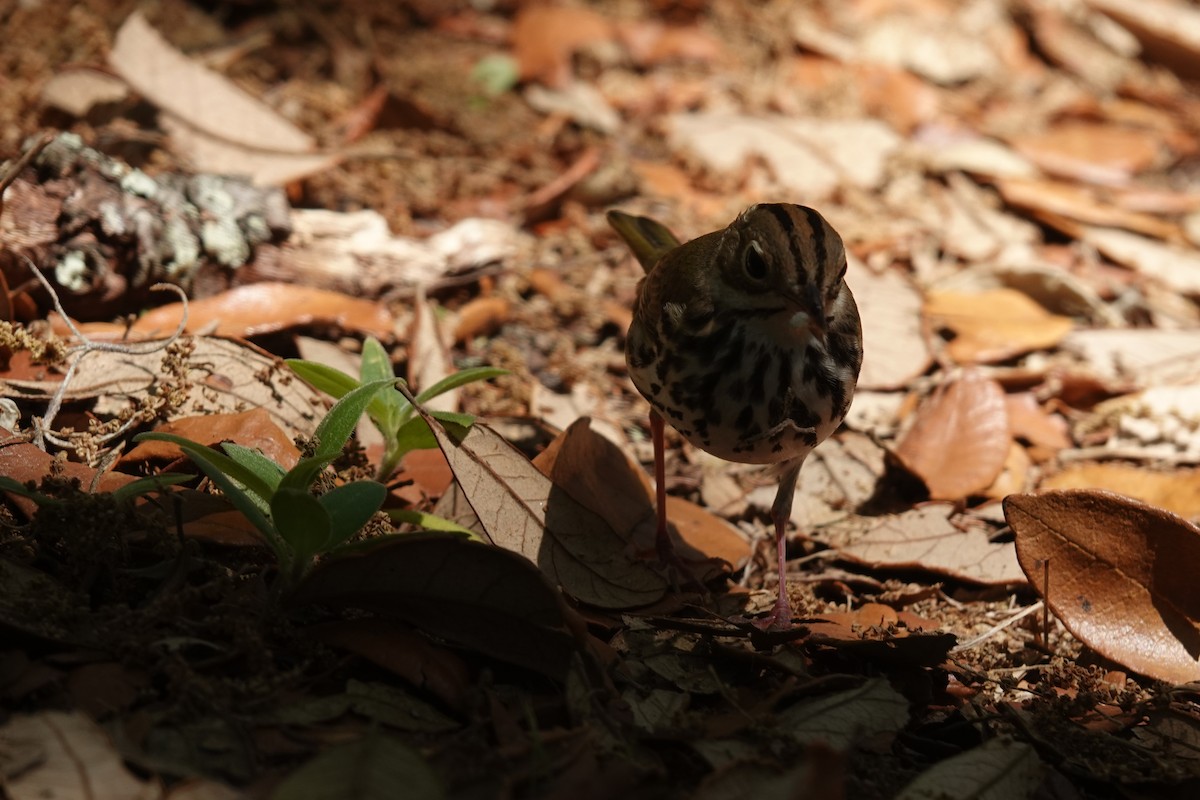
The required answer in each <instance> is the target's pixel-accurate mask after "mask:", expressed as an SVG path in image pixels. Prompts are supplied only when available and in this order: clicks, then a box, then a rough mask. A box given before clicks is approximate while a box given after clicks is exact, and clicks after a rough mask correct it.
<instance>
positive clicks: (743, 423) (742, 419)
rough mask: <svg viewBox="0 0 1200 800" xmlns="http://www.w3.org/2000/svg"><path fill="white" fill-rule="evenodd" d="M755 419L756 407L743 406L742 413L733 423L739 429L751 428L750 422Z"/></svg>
mask: <svg viewBox="0 0 1200 800" xmlns="http://www.w3.org/2000/svg"><path fill="white" fill-rule="evenodd" d="M753 421H754V407H753V406H743V407H742V411H741V413H740V414H738V416H737V419H736V420H735V421H734V423H733V424H734V425H735V426H736V427H737V429H738V430H739V431H743V430H745V429H746V428H749V427H750V423H751V422H753Z"/></svg>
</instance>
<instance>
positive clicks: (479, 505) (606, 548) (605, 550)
mask: <svg viewBox="0 0 1200 800" xmlns="http://www.w3.org/2000/svg"><path fill="white" fill-rule="evenodd" d="M418 411H419V412H420V409H418ZM422 417H423V418H424V419H425V421H426V422H427V423H429V426H430V428H432V429H433V432H434V435H435V436H436V437H437V439H438V446H439V447H441V449H442V452H443V453H445V455H446V461H448V462H449V464H450V468H451V469H452V470H454V477H455V479H456V480H457V482H458V485H459V487H460V488H461V489H462V492H463V495H464V496H465V497H466V499H467V501H468V502H469V503H470V504H471V507H472V508H473V509H474V510H475V513H476V515H477V516H478V517H479V520H480V522H481V523H482V524H483V527H484V529H485V530H486V531H487V535H488V538H489V539H490V540H491V542H492V543H493V544H496V545H499V546H500V547H503V548H505V549H508V550H512V551H513V552H516V553H520V554H521V555H523V556H525V557H526V558H527V559H529V560H530V561H532V562H533V563H535V564H537V565H538V567H540V568H541V569H542V571H543V572H545V574H546V576H547V577H548V578H549V579H550V580H551V581H552V582H553V583H555V584H557V585H560V586H562V587H563V590H564V591H566V592H567V593H568V594H570V595H572V596H574V597H576V598H578V599H579V600H581V601H583V602H585V603H589V604H591V605H594V606H598V607H600V608H633V607H636V606H644V605H648V604H650V603H653V602H655V601H657V600H659V599H660V598H661V597H662V596H663V595H664V594H665V593H666V589H667V584H666V580H665V579H664V578H663V577H662V576H661V575H659V574H658V573H657V572H655V571H654V570H652V569H651V568H650V567H649V566H648V565H647V564H645V563H644V562H642V561H640V560H638V559H635V558H632V557H631V555H630V554H629V553H628V548H627V547H626V544H627V543H626V542H625V541H624V540H622V539H621V538H620V537H619V536H618V535H617V534H616V532H614V531H613V529H612V528H611V527H610V526H609V525H608V523H606V522H605V521H604V519H603V518H601V517H600V516H599V515H597V514H596V513H594V512H592V511H590V510H589V509H587V508H585V507H583V506H582V505H580V504H579V503H578V502H577V501H576V500H575V499H574V498H572V497H571V495H570V494H568V493H567V492H566V491H565V490H563V489H562V488H561V487H558V486H556V485H554V484H553V483H552V482H551V481H550V479H549V478H547V477H546V476H545V475H543V474H542V473H541V472H539V471H538V469H537V467H535V466H534V465H533V464H531V463H529V461H528V459H526V458H525V456H524V455H522V454H521V452H520V451H519V450H517V449H516V448H515V447H513V446H512V445H511V444H509V443H508V442H507V441H505V439H504V438H503V437H501V436H500V435H499V434H497V433H496V432H495V431H493V430H492V429H491V428H489V427H488V426H487V425H484V424H482V423H478V422H477V423H475V424H474V425H472V426H471V429H470V430H469V431H468V432H467V435H466V436H465V437H464V438H463V439H462V440H460V441H458V440H455V439H453V438H451V437H450V435H449V434H447V433H446V431H445V429H444V428H443V427H442V426H441V424H440V423H439V422H438V421H437V420H435V419H433V418H432V417H429V416H427V415H425V414H422Z"/></svg>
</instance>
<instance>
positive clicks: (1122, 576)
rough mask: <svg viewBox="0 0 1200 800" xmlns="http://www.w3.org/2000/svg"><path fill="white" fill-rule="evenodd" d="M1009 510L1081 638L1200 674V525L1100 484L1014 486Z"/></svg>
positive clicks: (1033, 569)
mask: <svg viewBox="0 0 1200 800" xmlns="http://www.w3.org/2000/svg"><path fill="white" fill-rule="evenodd" d="M1004 515H1005V517H1006V518H1007V519H1008V524H1009V525H1011V526H1012V529H1013V533H1014V534H1015V535H1016V546H1017V558H1018V560H1019V561H1020V563H1021V569H1023V570H1024V571H1025V574H1026V575H1027V576H1028V577H1029V581H1030V583H1032V584H1033V586H1034V587H1035V588H1036V589H1037V590H1038V592H1039V593H1041V595H1042V596H1043V597H1044V598H1045V600H1046V604H1047V605H1048V606H1049V607H1050V609H1051V610H1052V611H1053V612H1054V613H1055V614H1056V615H1057V616H1058V618H1059V619H1061V620H1062V623H1063V624H1064V625H1065V626H1066V627H1067V629H1068V630H1069V631H1071V633H1073V634H1074V635H1075V636H1077V637H1078V638H1079V639H1080V641H1082V642H1084V643H1086V644H1087V645H1088V646H1089V647H1091V648H1093V649H1094V650H1096V651H1097V652H1098V653H1100V654H1102V655H1104V656H1105V657H1107V658H1110V659H1112V660H1114V661H1116V662H1118V663H1120V664H1123V665H1124V666H1127V667H1129V668H1130V669H1134V670H1137V671H1138V672H1141V673H1143V674H1145V675H1149V676H1150V677H1152V678H1157V679H1159V680H1164V681H1170V682H1172V683H1185V682H1188V681H1196V680H1200V593H1197V592H1196V575H1195V571H1196V565H1197V564H1200V529H1197V528H1196V526H1194V525H1192V524H1190V523H1189V522H1187V521H1186V520H1183V519H1181V518H1180V517H1177V516H1175V515H1174V514H1172V513H1170V512H1169V511H1164V510H1163V509H1161V508H1155V507H1153V506H1149V505H1146V504H1144V503H1140V502H1138V501H1136V500H1131V499H1129V498H1125V497H1121V496H1119V495H1116V494H1112V493H1110V492H1105V491H1094V490H1068V491H1059V492H1047V493H1045V494H1038V495H1031V494H1019V495H1011V496H1010V497H1008V498H1006V499H1005V500H1004ZM1047 564H1048V567H1047ZM1047 574H1048V575H1049V586H1047V585H1046V575H1047Z"/></svg>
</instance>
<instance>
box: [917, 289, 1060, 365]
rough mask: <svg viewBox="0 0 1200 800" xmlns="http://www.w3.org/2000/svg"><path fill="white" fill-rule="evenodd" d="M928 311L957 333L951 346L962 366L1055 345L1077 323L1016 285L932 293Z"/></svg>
mask: <svg viewBox="0 0 1200 800" xmlns="http://www.w3.org/2000/svg"><path fill="white" fill-rule="evenodd" d="M924 312H925V316H926V317H927V318H928V319H929V321H930V322H931V323H933V324H934V325H938V326H941V327H945V328H949V329H950V330H951V331H953V332H954V333H955V338H954V339H953V340H952V341H951V342H950V343H949V344H948V345H946V350H947V352H948V353H949V354H950V357H951V358H953V359H954V360H955V361H957V362H959V363H961V364H981V363H989V362H993V361H1003V360H1005V359H1008V358H1012V357H1013V356H1018V355H1021V354H1022V353H1028V352H1029V351H1031V350H1041V349H1043V348H1048V347H1053V346H1054V345H1056V344H1058V343H1059V342H1060V341H1061V340H1062V338H1063V337H1064V336H1066V335H1067V334H1068V333H1070V331H1071V328H1072V327H1073V324H1074V323H1072V322H1071V320H1070V319H1069V318H1068V317H1060V316H1058V315H1056V314H1051V313H1050V312H1049V311H1047V310H1046V309H1044V308H1042V307H1041V306H1040V305H1038V304H1037V303H1035V302H1034V301H1033V300H1031V299H1029V297H1028V296H1027V295H1025V294H1023V293H1021V292H1018V291H1016V290H1015V289H993V290H992V291H989V292H979V293H977V294H960V293H957V292H930V293H929V295H928V296H927V297H926V299H925V309H924Z"/></svg>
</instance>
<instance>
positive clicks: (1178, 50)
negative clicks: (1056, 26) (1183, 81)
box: [1086, 0, 1200, 78]
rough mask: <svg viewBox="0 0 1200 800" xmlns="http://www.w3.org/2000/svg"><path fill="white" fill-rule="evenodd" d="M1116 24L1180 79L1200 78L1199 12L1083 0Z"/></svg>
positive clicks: (1153, 3)
mask: <svg viewBox="0 0 1200 800" xmlns="http://www.w3.org/2000/svg"><path fill="white" fill-rule="evenodd" d="M1086 2H1087V4H1088V5H1089V6H1091V7H1092V8H1094V9H1096V10H1098V11H1102V12H1104V13H1105V14H1107V15H1108V16H1110V17H1112V18H1113V19H1114V20H1116V21H1117V22H1119V23H1120V24H1121V26H1122V27H1123V28H1125V29H1126V30H1128V31H1129V32H1130V33H1132V34H1133V35H1134V36H1136V37H1137V38H1138V41H1139V42H1141V44H1142V47H1144V48H1145V50H1146V54H1147V55H1148V56H1150V57H1151V58H1153V59H1154V60H1155V61H1161V62H1162V63H1164V64H1166V65H1167V66H1169V67H1170V68H1171V69H1173V70H1175V71H1176V72H1178V73H1179V74H1180V75H1182V76H1184V77H1189V78H1200V11H1197V10H1196V8H1195V6H1193V5H1190V4H1187V3H1176V2H1163V0H1086Z"/></svg>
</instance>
